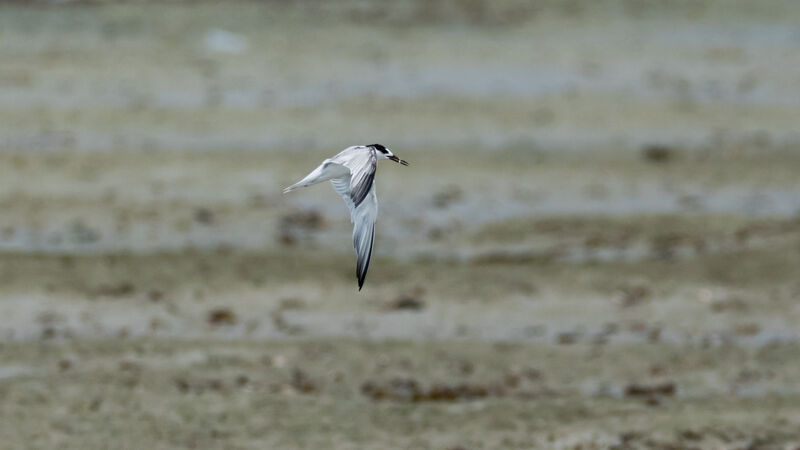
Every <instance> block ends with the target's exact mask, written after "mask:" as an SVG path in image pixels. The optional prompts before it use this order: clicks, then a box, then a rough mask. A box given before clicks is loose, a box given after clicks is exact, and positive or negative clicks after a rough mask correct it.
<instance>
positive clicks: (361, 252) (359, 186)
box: [283, 144, 408, 291]
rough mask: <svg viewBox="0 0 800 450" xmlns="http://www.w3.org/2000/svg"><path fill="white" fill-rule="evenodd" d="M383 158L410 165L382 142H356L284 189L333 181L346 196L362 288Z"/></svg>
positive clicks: (359, 288) (373, 229) (370, 252)
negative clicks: (365, 143)
mask: <svg viewBox="0 0 800 450" xmlns="http://www.w3.org/2000/svg"><path fill="white" fill-rule="evenodd" d="M380 159H389V160H392V161H394V162H396V163H400V164H402V165H404V166H407V165H408V163H407V162H405V161H403V160H402V159H400V158H398V157H397V156H395V155H394V153H392V152H391V150H389V149H388V148H386V147H384V146H383V145H381V144H372V145H354V146H352V147H348V148H346V149H344V150H342V151H341V152H339V154H338V155H336V156H334V157H333V158H328V159H326V160H325V161H323V162H322V164H320V165H319V167H317V168H316V169H314V170H313V171H311V173H309V174H308V175H306V177H305V178H303V179H302V180H300V181H298V182H297V183H295V184H293V185H291V186H289V187H287V188H286V189H284V190H283V193H284V194H285V193H287V192H291V191H293V190H295V189H297V188H300V187H306V186H311V185H312V184H317V183H321V182H323V181H327V180H330V181H331V184H332V185H333V189H334V190H335V191H336V192H337V193H338V194H339V195H341V196H342V198H343V199H344V204H345V205H347V208H348V209H350V220H351V221H352V222H353V246H354V247H355V249H356V255H357V256H358V261H357V263H356V277H357V278H358V290H359V291H360V290H361V287H362V286H363V285H364V279H365V278H366V277H367V269H369V260H370V258H371V257H372V243H373V242H374V241H375V219H377V218H378V198H377V197H376V196H375V171H376V170H377V168H378V160H380Z"/></svg>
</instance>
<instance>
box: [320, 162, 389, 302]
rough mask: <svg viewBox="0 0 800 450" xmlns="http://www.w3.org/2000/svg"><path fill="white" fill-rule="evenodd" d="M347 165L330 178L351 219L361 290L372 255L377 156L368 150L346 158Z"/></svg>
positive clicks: (375, 215)
mask: <svg viewBox="0 0 800 450" xmlns="http://www.w3.org/2000/svg"><path fill="white" fill-rule="evenodd" d="M330 164H336V163H333V162H332V163H330ZM348 165H349V166H350V167H349V169H350V171H349V174H348V175H345V176H342V177H338V178H333V179H331V184H332V185H333V189H335V190H336V192H337V193H338V194H339V195H341V196H342V199H344V203H345V204H346V205H347V208H348V209H349V210H350V220H351V221H352V222H353V247H355V250H356V255H357V256H358V262H357V263H356V277H357V278H358V290H359V291H360V290H361V287H362V286H363V285H364V279H365V278H366V277H367V270H368V269H369V261H370V259H371V258H372V245H373V243H374V241H375V220H376V219H377V218H378V198H377V196H376V195H375V183H374V181H375V170H376V169H377V166H378V159H377V157H376V156H375V153H374V152H370V153H366V154H365V157H364V158H363V159H362V158H358V160H356V161H352V160H351V161H349V164H348ZM343 167H345V166H343Z"/></svg>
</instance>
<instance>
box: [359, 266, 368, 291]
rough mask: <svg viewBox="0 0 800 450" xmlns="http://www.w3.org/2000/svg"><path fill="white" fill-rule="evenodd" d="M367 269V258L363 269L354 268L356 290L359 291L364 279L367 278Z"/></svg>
mask: <svg viewBox="0 0 800 450" xmlns="http://www.w3.org/2000/svg"><path fill="white" fill-rule="evenodd" d="M368 269H369V260H367V265H366V267H364V270H361V271H359V270H356V278H358V290H359V291H360V290H361V288H362V287H363V286H364V281H366V279H367V270H368Z"/></svg>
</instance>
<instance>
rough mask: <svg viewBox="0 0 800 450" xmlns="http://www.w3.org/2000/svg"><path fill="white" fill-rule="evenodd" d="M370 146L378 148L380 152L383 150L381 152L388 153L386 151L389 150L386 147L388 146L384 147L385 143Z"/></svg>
mask: <svg viewBox="0 0 800 450" xmlns="http://www.w3.org/2000/svg"><path fill="white" fill-rule="evenodd" d="M370 147H372V148H374V149H375V150H378V151H379V152H381V153H386V152H387V151H388V150H387V149H386V147H384V146H383V145H381V144H372V145H370Z"/></svg>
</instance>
